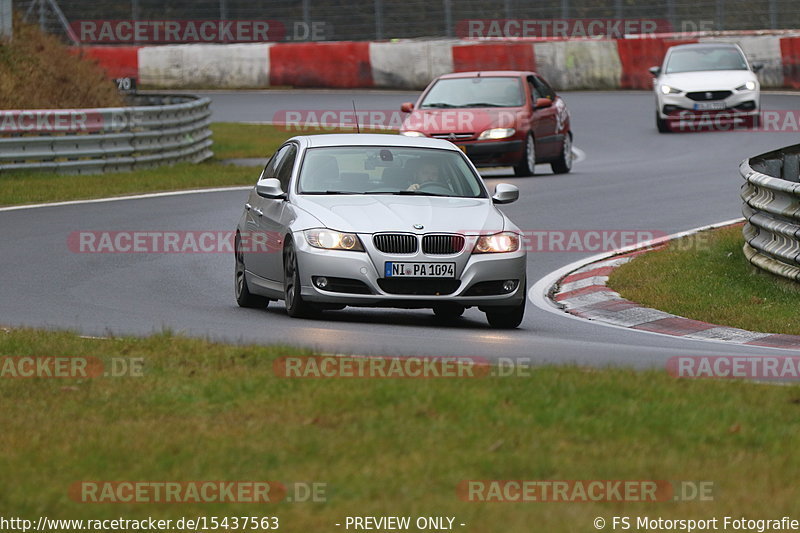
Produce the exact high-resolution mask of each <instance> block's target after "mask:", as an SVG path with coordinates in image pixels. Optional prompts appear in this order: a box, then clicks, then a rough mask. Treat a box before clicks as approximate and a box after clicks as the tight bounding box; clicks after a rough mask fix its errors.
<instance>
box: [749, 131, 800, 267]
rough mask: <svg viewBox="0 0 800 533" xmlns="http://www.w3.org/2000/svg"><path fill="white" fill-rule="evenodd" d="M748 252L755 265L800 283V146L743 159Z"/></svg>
mask: <svg viewBox="0 0 800 533" xmlns="http://www.w3.org/2000/svg"><path fill="white" fill-rule="evenodd" d="M739 173H740V174H741V176H742V177H743V178H744V180H745V184H744V185H743V186H742V194H741V196H742V200H744V205H743V206H742V213H743V214H744V217H745V218H746V219H747V223H746V224H745V226H744V229H743V233H744V238H745V241H746V242H745V245H744V254H745V256H746V257H747V259H748V261H750V262H751V263H752V264H753V265H755V266H757V267H758V268H761V269H762V270H766V271H768V272H771V273H773V274H775V275H777V276H781V277H783V278H786V279H789V280H792V281H796V282H800V145H794V146H789V147H787V148H781V149H780V150H775V151H773V152H768V153H766V154H762V155H759V156H756V157H753V158H750V159H749V160H747V159H746V160H744V161H742V164H741V165H740V166H739Z"/></svg>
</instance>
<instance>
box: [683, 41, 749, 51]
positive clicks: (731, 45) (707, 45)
mask: <svg viewBox="0 0 800 533" xmlns="http://www.w3.org/2000/svg"><path fill="white" fill-rule="evenodd" d="M684 48H736V49H737V50H741V48H740V47H739V45H738V44H736V43H717V42H713V43H688V44H676V45H675V46H671V47H670V51H672V50H680V49H684Z"/></svg>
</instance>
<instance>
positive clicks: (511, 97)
mask: <svg viewBox="0 0 800 533" xmlns="http://www.w3.org/2000/svg"><path fill="white" fill-rule="evenodd" d="M522 102H523V98H522V88H521V87H520V81H519V78H510V77H489V78H483V77H481V78H477V77H476V78H449V79H443V80H439V81H437V82H436V84H435V85H434V86H433V87H431V90H430V91H428V94H426V95H425V99H424V100H423V101H422V103H421V104H420V107H421V108H437V107H442V108H452V107H519V106H521V105H522Z"/></svg>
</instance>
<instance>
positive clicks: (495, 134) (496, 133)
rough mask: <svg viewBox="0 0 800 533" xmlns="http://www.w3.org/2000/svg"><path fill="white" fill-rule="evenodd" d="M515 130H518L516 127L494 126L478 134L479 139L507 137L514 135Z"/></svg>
mask: <svg viewBox="0 0 800 533" xmlns="http://www.w3.org/2000/svg"><path fill="white" fill-rule="evenodd" d="M515 131H516V130H514V128H492V129H490V130H486V131H484V132H483V133H481V134H480V135H478V140H479V141H480V140H483V139H505V138H506V137H511V136H512V135H514V133H515Z"/></svg>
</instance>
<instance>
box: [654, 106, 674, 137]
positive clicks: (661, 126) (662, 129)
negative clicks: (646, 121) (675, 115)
mask: <svg viewBox="0 0 800 533" xmlns="http://www.w3.org/2000/svg"><path fill="white" fill-rule="evenodd" d="M656 128H657V129H658V133H670V132H671V131H672V130H670V129H669V123H668V122H667V121H666V119H663V118H661V117H660V116H658V111H656Z"/></svg>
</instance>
